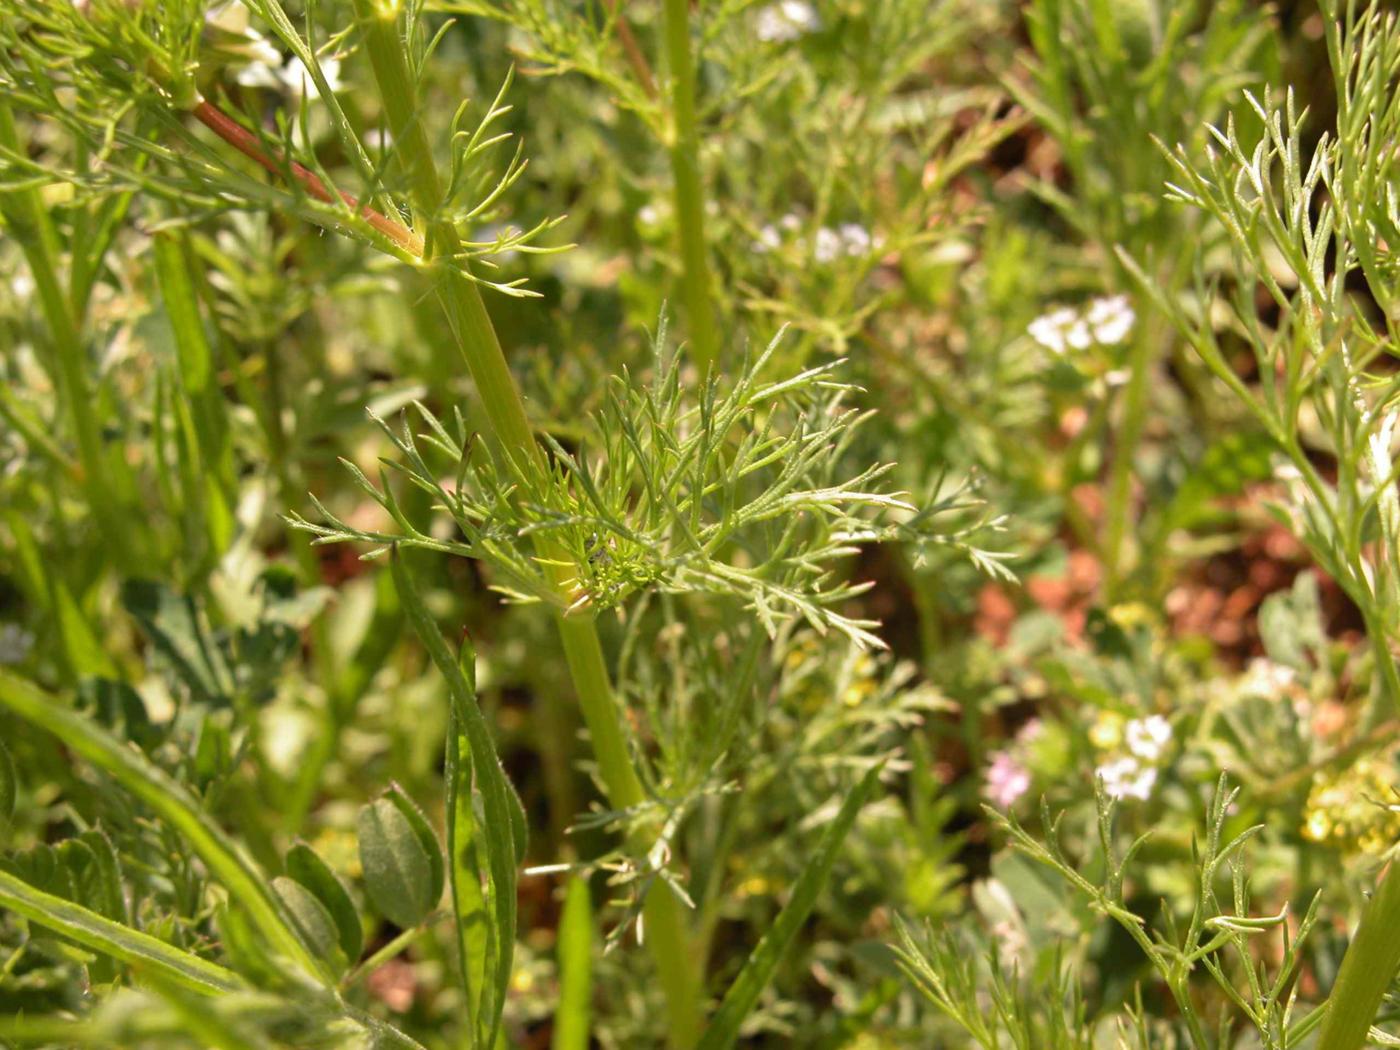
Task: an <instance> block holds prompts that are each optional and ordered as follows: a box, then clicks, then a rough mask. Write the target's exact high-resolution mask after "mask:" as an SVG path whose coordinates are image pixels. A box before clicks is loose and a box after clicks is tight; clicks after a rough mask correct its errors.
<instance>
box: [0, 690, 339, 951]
mask: <svg viewBox="0 0 1400 1050" xmlns="http://www.w3.org/2000/svg"><path fill="white" fill-rule="evenodd" d="M0 708H4V709H6V710H8V711H10V712H12V713H13V714H15V715H17V716H19V717H20V718H23V719H24V720H25V721H27V722H30V723H32V724H33V725H36V726H39V727H40V728H42V729H44V730H45V731H47V732H49V733H52V734H54V735H55V736H57V737H58V738H59V739H60V740H62V741H63V742H64V744H65V745H67V747H68V748H69V749H70V750H72V751H73V752H74V753H75V754H77V755H79V756H81V757H82V758H84V759H86V760H87V761H88V762H91V763H92V764H93V765H94V766H96V767H97V768H98V769H100V770H102V771H103V772H104V773H106V774H107V775H108V776H110V777H112V779H114V780H115V781H116V782H117V783H118V784H120V785H121V786H122V787H123V788H125V789H126V790H127V791H129V792H130V793H131V794H132V795H134V796H136V797H137V798H138V799H140V800H141V801H142V802H144V803H145V804H146V805H147V806H149V807H150V809H151V811H152V812H153V813H154V814H155V815H156V816H157V817H159V818H160V819H161V820H162V821H164V822H165V823H166V824H167V825H168V826H169V827H170V828H171V829H172V830H173V831H175V832H177V833H178V834H180V835H181V836H182V837H183V838H184V839H185V841H186V842H187V843H188V844H189V846H190V848H191V849H192V850H193V851H194V852H195V853H196V854H197V855H198V856H199V858H200V859H201V860H202V861H204V864H205V866H206V867H207V868H208V869H209V873H210V875H211V876H212V877H213V878H215V879H216V880H218V881H219V882H220V883H222V884H223V886H224V888H225V889H227V890H228V893H229V896H230V897H231V898H232V899H233V900H235V901H236V902H237V903H238V905H239V907H240V908H241V909H242V910H243V911H244V912H245V913H246V914H247V915H248V916H249V917H250V919H251V920H252V921H253V922H254V923H256V925H257V926H258V928H259V930H260V933H261V936H262V938H263V939H264V940H265V941H266V942H267V944H268V945H269V947H270V948H272V949H273V950H275V951H277V952H279V953H280V954H282V955H284V956H285V957H286V958H287V959H289V960H291V961H292V962H293V963H294V964H295V965H297V966H299V967H301V968H302V969H304V970H306V971H308V972H309V973H312V974H315V975H317V976H324V974H323V973H322V970H321V967H320V965H319V963H318V962H317V961H316V959H315V958H314V957H313V956H312V955H311V954H310V953H309V952H307V951H306V949H305V948H304V947H303V946H302V943H301V939H300V938H299V937H298V936H297V934H296V931H295V930H294V928H293V927H292V925H291V921H290V919H289V918H288V917H287V915H286V914H285V912H284V911H283V909H282V906H281V902H280V901H279V900H278V898H277V897H276V896H275V895H274V893H273V892H272V888H271V887H270V886H269V884H268V882H267V880H266V879H265V878H264V877H263V875H262V873H261V872H259V871H258V869H257V868H256V867H255V866H254V864H253V862H252V861H251V860H250V859H248V857H247V856H246V855H245V854H244V853H243V851H242V850H241V849H239V848H238V847H237V846H236V845H234V843H233V842H232V841H231V840H230V839H229V838H228V836H227V835H226V834H224V831H223V829H222V828H220V827H219V826H218V824H216V823H215V822H214V819H213V818H212V817H211V816H210V815H209V814H208V813H206V812H205V811H204V810H203V809H202V808H201V807H200V804H199V802H198V801H196V799H195V798H194V797H193V796H192V795H191V794H190V792H189V790H188V789H187V788H186V787H185V786H184V785H183V784H180V783H178V782H177V781H176V780H174V779H173V778H172V777H171V776H170V775H169V774H168V773H166V772H165V770H163V769H161V768H160V767H158V766H156V765H155V764H154V763H152V762H151V761H150V759H148V758H147V757H146V756H145V755H144V754H143V753H142V752H141V751H138V750H137V749H136V748H134V747H130V746H128V745H126V744H123V743H121V742H120V741H119V740H117V739H115V738H114V737H113V736H111V734H109V733H106V732H104V731H103V730H102V729H100V728H99V727H97V726H95V725H93V724H92V722H90V721H89V720H88V719H85V718H83V717H82V716H80V715H78V714H77V713H75V712H74V711H72V710H70V709H69V708H68V707H66V706H65V705H64V704H63V702H62V701H60V700H59V699H58V698H57V697H55V696H52V695H50V694H48V693H46V692H44V691H43V690H41V689H39V688H38V687H37V686H35V685H33V684H31V683H30V682H27V681H25V680H24V679H22V678H19V677H17V676H15V675H12V674H10V673H9V672H7V671H3V670H0Z"/></svg>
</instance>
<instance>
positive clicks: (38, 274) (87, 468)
mask: <svg viewBox="0 0 1400 1050" xmlns="http://www.w3.org/2000/svg"><path fill="white" fill-rule="evenodd" d="M0 149H3V150H4V151H5V152H8V153H11V154H20V153H22V152H23V147H22V145H21V143H20V138H19V131H18V129H17V128H16V126H15V120H14V113H13V112H12V110H11V108H10V106H9V104H8V103H5V102H3V101H0ZM6 199H8V202H9V204H8V206H5V207H4V218H5V221H6V224H7V225H8V226H9V232H10V234H11V235H12V236H13V237H14V238H15V240H16V242H17V243H18V244H19V246H20V250H21V251H22V252H23V253H24V257H25V260H26V261H27V262H28V263H29V270H30V274H31V276H32V277H33V279H34V288H35V290H36V291H37V292H38V294H39V303H40V306H41V307H42V308H43V312H44V320H45V322H46V323H47V325H48V329H49V337H50V339H51V340H52V342H53V345H52V359H51V361H50V364H51V366H52V368H53V373H54V380H55V383H56V385H57V386H58V392H59V397H60V398H61V399H62V403H63V407H64V409H65V410H66V412H67V413H68V417H69V419H70V420H71V423H72V426H73V430H74V436H75V438H76V439H77V443H78V461H79V464H80V465H81V467H82V474H83V483H84V487H85V488H86V489H87V493H88V501H89V505H90V508H91V511H92V513H93V514H94V515H98V514H100V515H101V516H102V518H103V521H104V528H105V529H106V530H108V535H109V536H111V538H112V541H113V545H114V547H115V549H116V550H117V551H118V553H119V554H120V555H122V560H126V556H127V555H129V553H130V548H129V547H128V545H127V544H128V539H129V537H128V534H127V527H126V526H127V521H126V518H125V515H124V513H123V510H124V508H125V505H126V504H125V501H122V503H121V504H119V503H118V500H117V499H116V496H117V494H118V492H120V487H119V486H114V485H113V484H112V482H113V480H117V481H120V479H121V478H122V477H123V474H122V473H121V472H120V468H119V464H118V463H117V462H116V460H115V459H113V460H112V461H110V462H109V460H108V457H107V456H105V455H104V454H103V449H102V435H101V431H100V429H99V428H98V424H97V416H96V414H95V412H94V403H95V399H94V397H93V394H92V392H91V391H90V390H89V389H88V381H87V374H86V362H85V361H84V356H85V355H84V353H83V349H84V345H83V341H82V323H81V319H80V318H79V317H78V315H77V314H76V313H75V312H74V310H73V307H72V302H71V300H70V299H69V296H68V295H67V293H66V292H65V290H64V288H63V284H62V282H61V281H60V280H59V276H58V269H59V258H60V254H61V253H60V251H59V244H58V235H57V233H56V231H55V230H54V227H53V223H52V222H51V221H50V218H49V213H48V210H47V209H46V208H45V206H44V202H43V200H42V198H41V197H40V196H39V191H38V190H37V189H33V188H29V189H21V190H18V191H15V192H13V193H9V194H7V195H6ZM114 471H117V472H118V473H116V474H115V475H114V474H113V472H114ZM122 495H125V493H122ZM114 511H115V513H114Z"/></svg>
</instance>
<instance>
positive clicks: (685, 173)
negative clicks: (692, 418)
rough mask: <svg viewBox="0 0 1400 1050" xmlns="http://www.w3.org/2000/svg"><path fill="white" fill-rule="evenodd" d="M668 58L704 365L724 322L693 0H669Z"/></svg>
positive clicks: (684, 236) (682, 230)
mask: <svg viewBox="0 0 1400 1050" xmlns="http://www.w3.org/2000/svg"><path fill="white" fill-rule="evenodd" d="M664 14H665V34H666V61H667V63H668V64H669V66H670V76H671V122H672V127H671V134H672V141H671V143H670V147H671V180H672V190H673V193H674V196H675V206H676V229H677V230H678V231H679V236H680V251H681V268H682V269H681V298H682V301H683V302H684V303H685V312H686V319H687V320H688V321H689V322H690V344H691V352H692V353H693V354H694V355H695V362H696V364H698V365H699V366H700V369H701V371H702V372H703V371H705V370H706V369H708V368H710V367H711V366H712V365H713V364H714V363H715V360H716V358H717V357H718V356H719V328H718V324H717V319H716V317H715V304H714V299H713V297H712V295H711V292H710V265H709V257H708V254H707V252H706V249H705V188H704V181H703V179H702V178H701V174H700V132H699V128H698V125H697V121H696V116H695V57H694V56H693V55H692V54H691V51H690V0H665V12H664Z"/></svg>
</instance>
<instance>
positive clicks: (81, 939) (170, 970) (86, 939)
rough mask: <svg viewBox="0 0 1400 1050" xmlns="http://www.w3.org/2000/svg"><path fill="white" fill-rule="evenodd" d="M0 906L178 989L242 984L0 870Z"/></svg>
mask: <svg viewBox="0 0 1400 1050" xmlns="http://www.w3.org/2000/svg"><path fill="white" fill-rule="evenodd" d="M0 907H3V908H7V909H9V910H10V911H13V912H14V913H15V914H17V915H22V916H24V917H25V918H26V919H28V920H29V921H30V922H32V923H34V924H35V925H37V926H42V927H43V928H44V929H46V930H49V931H51V932H53V933H57V934H60V935H62V936H63V937H66V938H68V939H69V940H71V941H74V942H76V943H78V944H81V945H83V946H84V947H86V948H90V949H92V950H93V951H96V952H101V953H103V954H104V955H108V956H110V957H111V958H113V959H116V960H118V961H119V962H123V963H126V964H127V965H129V966H132V967H135V968H136V969H137V970H138V971H139V970H141V969H143V968H146V969H150V970H153V971H157V972H159V973H160V974H161V976H162V977H164V978H166V979H167V980H169V981H171V982H172V983H174V984H177V985H179V986H180V987H182V988H188V989H189V990H191V991H195V992H203V993H205V994H213V993H219V992H234V991H238V990H240V989H241V988H243V983H242V982H241V981H240V980H239V979H238V975H237V974H235V973H234V972H233V971H231V970H226V969H224V968H223V967H222V966H218V965H216V964H214V963H211V962H209V961H208V960H205V959H201V958H199V957H198V956H196V955H191V954H189V953H188V952H184V951H181V950H180V949H179V948H175V947H172V946H171V945H169V944H166V943H165V942H164V941H160V940H157V939H156V938H154V937H152V936H150V935H149V934H145V933H141V932H140V931H139V930H133V929H131V928H130V927H127V926H123V925H122V924H121V923H118V922H113V921H112V920H111V919H108V918H106V917H105V916H102V915H99V914H98V913H97V912H95V911H92V910H91V909H88V908H84V907H83V906H82V905H80V904H74V903H73V902H72V901H67V900H64V899H63V898H62V897H56V896H54V895H52V894H49V893H45V892H44V891H43V890H40V889H36V888H35V887H33V886H30V885H29V884H28V883H26V882H24V881H23V880H22V879H19V878H16V877H15V876H14V875H12V874H10V873H9V872H6V871H0Z"/></svg>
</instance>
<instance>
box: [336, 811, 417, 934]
mask: <svg viewBox="0 0 1400 1050" xmlns="http://www.w3.org/2000/svg"><path fill="white" fill-rule="evenodd" d="M355 828H356V831H357V832H358V834H359V838H360V866H361V867H362V868H363V869H364V875H365V889H366V891H367V892H368V893H369V899H370V900H371V901H373V902H374V906H375V908H377V909H378V910H379V913H380V914H381V915H383V916H384V917H385V918H387V919H389V920H390V921H391V922H393V923H395V924H396V925H398V926H401V927H403V928H404V929H410V928H412V927H414V926H417V925H418V923H420V922H421V921H422V920H423V918H424V916H426V915H427V914H428V912H429V911H431V910H432V907H433V905H434V904H436V903H437V900H436V898H434V897H433V895H432V889H433V868H432V861H431V860H430V859H429V857H428V853H427V851H426V850H425V849H424V848H423V843H422V840H421V839H420V838H419V837H418V833H417V831H415V830H414V827H413V825H412V823H410V822H409V819H408V818H407V817H406V816H404V814H403V811H402V810H401V809H399V807H398V806H396V805H395V804H394V803H393V802H392V801H390V800H389V799H387V798H381V799H377V800H375V801H374V802H371V803H370V804H369V805H368V806H365V807H364V808H363V809H361V810H360V815H359V817H358V818H357V820H356V821H355Z"/></svg>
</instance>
